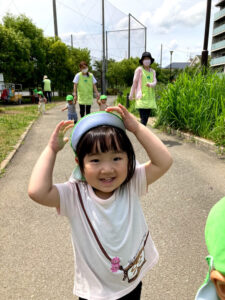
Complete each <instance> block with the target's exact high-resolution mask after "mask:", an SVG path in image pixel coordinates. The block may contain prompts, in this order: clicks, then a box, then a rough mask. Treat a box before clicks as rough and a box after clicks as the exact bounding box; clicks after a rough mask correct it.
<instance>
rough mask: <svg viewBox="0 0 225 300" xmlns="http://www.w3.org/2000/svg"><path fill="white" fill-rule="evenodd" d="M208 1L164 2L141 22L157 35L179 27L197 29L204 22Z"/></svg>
mask: <svg viewBox="0 0 225 300" xmlns="http://www.w3.org/2000/svg"><path fill="white" fill-rule="evenodd" d="M205 12H206V1H204V0H201V1H199V2H197V3H196V2H194V1H188V0H185V1H184V0H173V1H171V0H164V1H163V3H162V5H161V6H160V7H158V8H157V9H155V11H146V12H144V13H142V15H141V16H140V19H141V21H142V22H143V23H144V24H146V26H148V27H149V28H151V30H152V31H153V32H155V33H160V34H166V33H169V32H170V31H172V30H173V29H176V28H177V26H189V27H195V26H197V25H199V23H201V22H203V21H204V18H205Z"/></svg>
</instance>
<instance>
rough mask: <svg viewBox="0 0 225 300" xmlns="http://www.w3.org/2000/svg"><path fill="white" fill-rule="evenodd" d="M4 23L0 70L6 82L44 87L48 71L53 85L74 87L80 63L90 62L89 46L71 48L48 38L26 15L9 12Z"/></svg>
mask: <svg viewBox="0 0 225 300" xmlns="http://www.w3.org/2000/svg"><path fill="white" fill-rule="evenodd" d="M3 22H4V24H3V25H1V24H0V44H1V48H0V70H1V72H3V73H4V78H5V82H16V83H22V84H23V88H27V87H29V88H31V87H37V86H39V87H41V86H42V79H43V75H45V74H47V75H48V77H49V78H50V79H51V81H52V87H53V88H54V89H57V90H59V91H66V90H70V91H71V90H72V88H73V84H72V80H73V78H74V74H75V73H77V72H78V71H79V63H80V61H81V60H85V61H86V62H87V63H90V52H89V50H88V49H75V48H74V49H71V47H69V46H67V45H66V44H64V43H63V42H62V41H61V40H60V39H59V38H54V37H48V38H45V37H44V35H43V31H42V30H41V29H39V28H37V27H36V26H35V25H34V24H33V22H32V20H30V19H29V18H27V17H26V16H25V15H20V16H18V17H15V16H13V15H11V14H7V15H6V16H5V17H4V18H3Z"/></svg>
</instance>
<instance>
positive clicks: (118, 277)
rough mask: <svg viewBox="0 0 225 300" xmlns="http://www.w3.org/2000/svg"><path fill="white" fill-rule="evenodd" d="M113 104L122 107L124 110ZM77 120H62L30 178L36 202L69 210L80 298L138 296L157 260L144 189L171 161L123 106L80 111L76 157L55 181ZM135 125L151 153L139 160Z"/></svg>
mask: <svg viewBox="0 0 225 300" xmlns="http://www.w3.org/2000/svg"><path fill="white" fill-rule="evenodd" d="M112 112H116V113H119V114H120V116H121V117H122V118H120V117H118V116H117V115H115V114H114V113H112ZM72 126H73V125H72V124H71V122H70V121H67V122H64V121H63V122H61V123H59V124H58V125H57V127H56V129H55V131H54V132H53V134H52V136H51V138H50V140H49V143H48V145H47V147H46V148H45V150H44V151H43V153H42V154H41V156H40V158H39V160H38V161H37V163H36V165H35V167H34V170H33V172H32V176H31V179H30V184H29V190H28V193H29V196H30V197H31V198H32V199H33V200H34V201H36V202H38V203H40V204H42V205H46V206H51V207H56V208H57V209H58V211H59V212H60V215H63V216H67V217H68V219H69V222H70V225H71V229H72V243H73V247H74V250H75V251H74V253H75V261H76V265H75V282H74V294H75V295H77V296H78V297H80V298H79V299H92V300H100V299H101V300H114V299H123V300H124V299H132V300H136V299H140V295H141V287H142V282H141V280H142V278H143V276H144V275H145V274H146V273H147V271H149V270H150V269H151V268H152V267H153V266H154V265H155V264H156V263H157V261H158V252H157V250H156V248H155V245H154V243H153V241H152V238H151V236H150V233H149V230H148V226H147V223H146V221H145V218H144V214H143V211H142V208H141V205H140V200H139V198H140V196H142V195H145V194H146V193H147V187H148V185H149V184H151V183H153V182H154V181H156V180H157V179H159V178H160V177H161V176H162V175H163V174H164V173H165V172H166V171H167V170H168V169H169V168H170V166H171V164H172V158H171V156H170V154H169V152H168V150H167V148H166V147H165V146H164V144H163V143H162V142H161V141H160V140H159V139H158V138H157V137H156V136H155V135H154V134H153V133H152V132H151V131H150V130H149V129H148V128H147V127H145V126H144V125H142V124H140V123H139V122H138V121H137V120H136V118H135V117H134V116H133V115H131V114H130V113H129V112H128V111H127V110H126V108H125V107H124V106H122V105H120V104H119V105H118V106H116V107H109V108H107V112H97V113H93V114H89V115H87V116H85V117H84V118H82V119H81V120H80V121H79V122H78V123H77V124H76V125H75V126H74V129H73V132H72V134H71V146H72V148H73V150H74V152H75V155H76V156H75V160H76V162H77V164H78V167H77V169H76V171H75V172H74V175H73V177H71V178H70V180H69V181H68V182H65V183H61V184H56V185H53V184H52V173H53V168H54V164H55V159H56V155H57V153H58V151H60V150H61V149H62V148H63V147H64V145H65V143H66V142H67V141H68V138H64V134H65V132H66V131H67V130H68V129H69V128H71V127H72ZM126 129H127V130H128V131H130V132H132V133H133V134H134V135H135V136H136V138H137V140H138V141H139V142H140V143H141V145H142V146H143V148H144V149H145V151H146V153H147V155H148V157H149V161H148V162H146V163H145V164H143V165H139V166H136V160H135V154H134V150H133V147H132V144H131V142H130V140H129V138H128V137H127V135H126Z"/></svg>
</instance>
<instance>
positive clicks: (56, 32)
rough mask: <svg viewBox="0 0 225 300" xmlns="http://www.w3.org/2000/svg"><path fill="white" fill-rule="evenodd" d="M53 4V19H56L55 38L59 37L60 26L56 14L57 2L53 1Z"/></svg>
mask: <svg viewBox="0 0 225 300" xmlns="http://www.w3.org/2000/svg"><path fill="white" fill-rule="evenodd" d="M52 3H53V17H54V28H55V37H57V36H58V25H57V12H56V3H55V0H53V1H52Z"/></svg>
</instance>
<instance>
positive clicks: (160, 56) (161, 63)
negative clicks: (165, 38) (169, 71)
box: [160, 44, 163, 69]
mask: <svg viewBox="0 0 225 300" xmlns="http://www.w3.org/2000/svg"><path fill="white" fill-rule="evenodd" d="M162 47H163V45H162V44H161V51H160V68H161V69H162Z"/></svg>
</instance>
